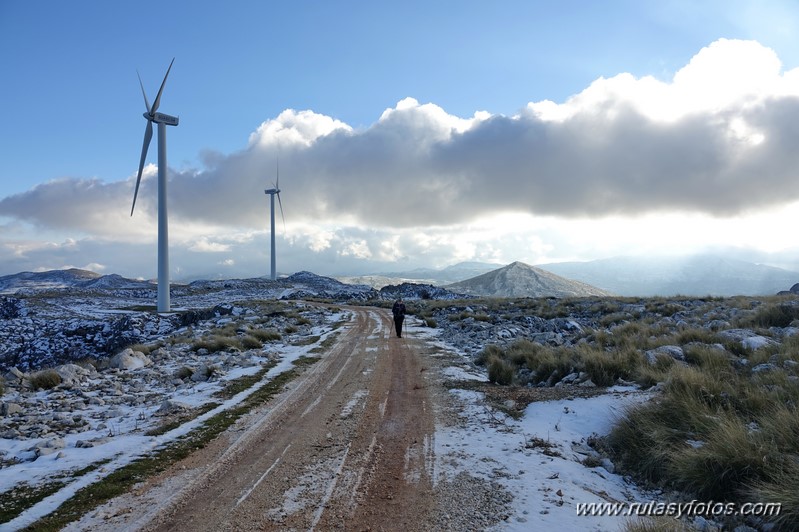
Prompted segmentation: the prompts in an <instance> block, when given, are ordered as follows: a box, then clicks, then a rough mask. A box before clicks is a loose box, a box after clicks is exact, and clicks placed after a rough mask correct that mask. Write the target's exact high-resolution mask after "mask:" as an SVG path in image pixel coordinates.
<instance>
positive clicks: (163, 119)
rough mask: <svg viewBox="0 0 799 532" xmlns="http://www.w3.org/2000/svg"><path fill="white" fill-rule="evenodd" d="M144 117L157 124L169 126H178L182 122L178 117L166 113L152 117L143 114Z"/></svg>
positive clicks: (155, 114) (154, 114) (148, 114)
mask: <svg viewBox="0 0 799 532" xmlns="http://www.w3.org/2000/svg"><path fill="white" fill-rule="evenodd" d="M142 115H143V116H144V118H146V119H147V120H151V121H153V122H155V123H156V124H165V125H167V126H176V125H178V122H179V121H180V118H178V117H177V116H172V115H167V114H164V113H153V114H152V115H150V113H142Z"/></svg>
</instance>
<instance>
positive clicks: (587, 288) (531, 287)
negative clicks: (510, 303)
mask: <svg viewBox="0 0 799 532" xmlns="http://www.w3.org/2000/svg"><path fill="white" fill-rule="evenodd" d="M444 288H446V289H447V290H451V291H453V292H457V293H462V294H469V295H475V296H487V297H585V296H609V295H611V294H610V293H609V292H606V291H604V290H601V289H599V288H596V287H594V286H591V285H588V284H585V283H581V282H579V281H572V280H570V279H566V278H564V277H561V276H559V275H555V274H553V273H551V272H548V271H545V270H542V269H540V268H536V267H535V266H530V265H529V264H524V263H523V262H514V263H512V264H509V265H508V266H505V267H503V268H499V269H497V270H493V271H490V272H488V273H484V274H482V275H478V276H477V277H473V278H471V279H467V280H465V281H460V282H457V283H453V284H450V285H447V286H445V287H444Z"/></svg>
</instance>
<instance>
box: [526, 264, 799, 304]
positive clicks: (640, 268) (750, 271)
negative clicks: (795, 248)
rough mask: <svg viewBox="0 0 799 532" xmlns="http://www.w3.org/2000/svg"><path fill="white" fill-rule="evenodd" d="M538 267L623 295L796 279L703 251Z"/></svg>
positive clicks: (770, 286) (745, 289) (755, 289)
mask: <svg viewBox="0 0 799 532" xmlns="http://www.w3.org/2000/svg"><path fill="white" fill-rule="evenodd" d="M538 267H539V268H541V269H543V270H546V271H549V272H552V273H555V274H557V275H562V276H564V277H568V278H570V279H576V280H579V281H582V282H584V283H589V284H591V285H594V286H597V287H600V288H603V289H605V290H608V291H610V292H613V293H615V294H619V295H622V296H674V295H695V296H707V295H711V296H735V295H746V296H759V295H773V294H776V293H777V292H779V291H780V290H785V287H787V286H792V285H793V284H795V283H796V282H797V281H799V272H793V271H789V270H783V269H781V268H775V267H772V266H765V265H762V264H754V263H751V262H746V261H742V260H736V259H730V258H725V257H721V256H717V255H706V254H704V255H693V256H685V257H615V258H610V259H602V260H595V261H590V262H561V263H554V264H540V265H538Z"/></svg>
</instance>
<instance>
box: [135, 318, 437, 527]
mask: <svg viewBox="0 0 799 532" xmlns="http://www.w3.org/2000/svg"><path fill="white" fill-rule="evenodd" d="M349 310H350V311H351V312H352V313H353V315H354V319H353V321H352V322H351V323H350V324H349V325H348V326H346V327H344V328H342V332H341V335H340V337H339V340H338V342H337V343H336V344H335V346H334V347H333V348H332V349H331V350H330V351H329V352H328V353H326V354H325V355H324V357H323V358H322V360H321V361H319V362H317V363H316V364H314V365H312V366H310V367H309V368H308V369H307V370H306V371H305V373H304V374H303V375H302V376H301V377H299V378H298V379H295V380H294V381H293V382H292V384H291V385H290V387H289V389H287V390H286V391H285V392H283V393H282V394H280V395H279V396H278V397H276V398H275V399H274V400H273V401H272V402H271V403H270V404H269V405H268V406H267V407H266V408H264V410H263V412H261V413H259V414H258V415H255V416H251V418H250V421H249V422H248V423H249V426H246V427H240V428H239V430H240V435H239V436H237V437H235V438H231V440H228V441H227V442H217V443H216V444H215V445H211V446H209V448H207V449H204V450H203V451H201V452H199V453H196V456H193V457H192V458H191V459H189V460H188V461H187V463H185V464H182V465H180V466H179V467H180V468H187V469H190V468H192V467H195V466H196V467H197V468H199V469H201V470H202V472H201V473H198V474H196V475H194V476H193V478H191V479H190V481H188V482H187V483H186V484H184V485H183V486H172V488H171V489H172V490H173V493H171V494H169V496H168V498H167V500H166V501H161V503H160V504H159V506H160V508H159V509H158V511H157V512H150V513H149V515H146V516H142V517H141V518H140V519H139V520H138V522H136V523H134V524H132V525H131V526H132V527H133V528H137V529H139V528H143V529H146V530H159V531H160V530H164V531H165V530H187V531H189V530H191V531H197V530H292V529H293V530H310V529H316V530H330V529H344V530H405V531H410V530H424V529H429V528H430V527H429V526H426V525H425V523H429V520H428V519H429V517H430V515H431V512H433V511H434V510H435V497H434V494H433V488H432V478H431V477H432V470H433V459H434V456H433V453H434V441H433V437H434V429H435V420H434V409H433V405H432V403H431V396H432V394H430V393H429V392H428V388H429V386H428V383H427V382H426V379H425V373H426V370H427V368H426V367H425V364H423V363H422V361H421V358H420V357H421V355H420V354H419V353H418V352H417V349H416V348H415V345H414V340H412V339H408V338H396V337H394V336H393V334H392V335H391V337H389V336H390V321H389V315H388V313H387V312H386V311H384V310H378V309H365V308H352V309H349ZM225 439H226V438H220V440H225ZM203 462H205V464H206V465H203ZM172 484H176V483H175V482H172ZM162 491H163V490H162Z"/></svg>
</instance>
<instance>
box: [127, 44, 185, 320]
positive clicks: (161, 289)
mask: <svg viewBox="0 0 799 532" xmlns="http://www.w3.org/2000/svg"><path fill="white" fill-rule="evenodd" d="M174 62H175V58H174V57H173V58H172V63H174ZM172 63H169V68H168V69H167V70H166V75H165V76H164V81H162V82H161V88H160V89H158V94H157V95H156V97H155V101H154V102H153V106H152V107H150V102H149V100H147V93H146V92H144V84H143V83H142V81H141V76H139V85H140V86H141V93H142V95H143V96H144V105H145V106H146V107H147V112H145V113H144V118H145V119H146V120H147V128H146V129H145V130H144V143H143V144H142V148H141V160H140V161H139V175H138V176H137V177H136V190H135V192H134V193H133V205H132V206H131V208H130V215H131V216H133V209H134V208H136V196H138V194H139V183H140V182H141V173H142V170H143V169H144V160H145V159H146V158H147V149H148V148H149V147H150V140H152V138H153V122H155V123H156V124H158V312H169V307H170V305H169V227H168V224H167V207H166V170H167V168H166V126H176V125H178V118H177V117H175V116H170V115H166V114H164V113H158V112H157V111H158V106H159V105H160V103H161V93H162V92H163V91H164V85H165V84H166V78H167V76H169V71H170V70H172ZM136 75H139V73H138V71H137V72H136Z"/></svg>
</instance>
